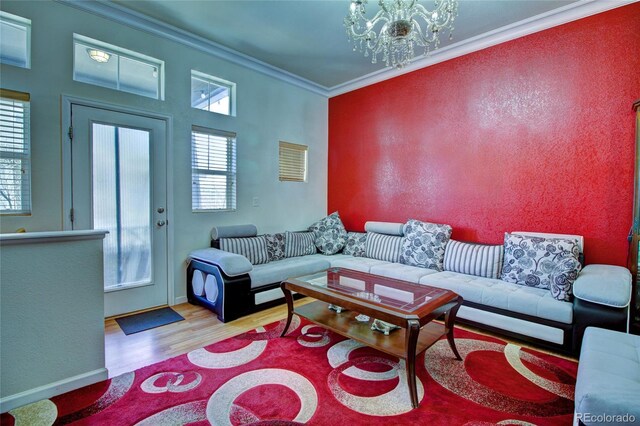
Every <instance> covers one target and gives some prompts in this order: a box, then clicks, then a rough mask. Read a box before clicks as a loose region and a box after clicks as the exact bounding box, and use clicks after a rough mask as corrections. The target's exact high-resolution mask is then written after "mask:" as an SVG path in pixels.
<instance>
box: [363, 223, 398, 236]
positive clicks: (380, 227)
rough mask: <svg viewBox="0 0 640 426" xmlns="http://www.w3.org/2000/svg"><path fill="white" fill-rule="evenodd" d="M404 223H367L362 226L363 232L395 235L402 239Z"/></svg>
mask: <svg viewBox="0 0 640 426" xmlns="http://www.w3.org/2000/svg"><path fill="white" fill-rule="evenodd" d="M403 226H404V223H395V222H367V223H365V224H364V230H365V231H367V232H375V233H377V234H385V235H397V236H400V237H402V236H403V235H404V232H403V231H402V228H403Z"/></svg>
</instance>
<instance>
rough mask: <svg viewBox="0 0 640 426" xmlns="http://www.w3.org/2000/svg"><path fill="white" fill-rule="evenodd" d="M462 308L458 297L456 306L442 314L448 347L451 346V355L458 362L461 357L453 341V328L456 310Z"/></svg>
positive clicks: (460, 299) (460, 298)
mask: <svg viewBox="0 0 640 426" xmlns="http://www.w3.org/2000/svg"><path fill="white" fill-rule="evenodd" d="M460 306H462V297H458V300H457V301H456V305H455V306H454V307H453V308H451V309H449V310H448V311H447V313H446V314H444V324H445V326H446V327H447V341H449V346H451V350H452V351H453V354H454V355H455V356H456V358H457V359H458V361H462V357H461V356H460V354H459V353H458V349H457V348H456V342H455V340H454V339H453V328H454V325H455V322H456V315H457V314H458V309H460Z"/></svg>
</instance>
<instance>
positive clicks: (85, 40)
mask: <svg viewBox="0 0 640 426" xmlns="http://www.w3.org/2000/svg"><path fill="white" fill-rule="evenodd" d="M76 43H80V44H82V45H85V46H87V47H88V48H91V49H98V50H102V51H104V52H106V53H109V54H111V55H116V56H117V57H118V60H119V58H121V57H123V58H127V59H131V60H134V61H140V62H143V63H145V64H147V65H150V66H153V67H156V69H157V72H158V97H157V98H156V97H152V96H146V97H149V98H151V99H158V100H160V101H164V80H165V76H164V61H162V60H160V59H157V58H153V57H151V56H147V55H143V54H142V53H138V52H134V51H133V50H128V49H125V48H123V47H119V46H115V45H113V44H109V43H105V42H103V41H100V40H96V39H93V38H89V37H86V36H83V35H81V34H76V33H74V34H73V52H74V54H73V80H74V81H78V82H81V83H86V84H92V85H94V86H101V87H106V88H108V89H112V90H118V91H121V92H125V93H132V94H134V95H138V96H145V95H141V94H139V93H135V92H130V91H128V90H124V89H121V88H120V76H119V75H118V79H117V82H116V84H117V88H116V89H114V88H113V87H111V86H109V85H102V84H99V83H96V82H95V81H86V80H82V79H80V78H77V77H76V63H75V61H76V58H75V46H76ZM119 66H120V65H119V64H118V68H119ZM118 72H119V70H118Z"/></svg>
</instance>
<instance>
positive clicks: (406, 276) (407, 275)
mask: <svg viewBox="0 0 640 426" xmlns="http://www.w3.org/2000/svg"><path fill="white" fill-rule="evenodd" d="M436 272H438V271H434V270H433V269H426V268H419V267H417V266H409V265H403V264H402V263H387V264H382V265H373V266H371V269H370V270H369V273H370V274H376V275H383V276H385V277H388V278H395V279H397V280H404V281H410V282H412V283H418V282H420V278H422V277H424V276H425V275H431V274H435V273H436Z"/></svg>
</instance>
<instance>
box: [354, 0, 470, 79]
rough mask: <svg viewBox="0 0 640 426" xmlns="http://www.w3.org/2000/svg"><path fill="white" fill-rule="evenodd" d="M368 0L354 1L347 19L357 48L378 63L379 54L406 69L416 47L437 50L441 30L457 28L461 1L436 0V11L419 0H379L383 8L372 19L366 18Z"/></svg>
mask: <svg viewBox="0 0 640 426" xmlns="http://www.w3.org/2000/svg"><path fill="white" fill-rule="evenodd" d="M366 4H367V0H351V6H350V8H349V14H348V15H347V17H346V18H344V26H345V27H346V29H347V35H348V36H349V39H350V40H352V41H353V43H354V47H353V50H362V51H364V56H369V55H371V63H374V64H375V63H376V62H377V60H378V55H380V54H382V60H383V61H384V62H385V64H386V65H387V66H393V67H395V68H402V67H404V66H405V65H407V64H408V63H409V62H410V61H411V59H412V58H413V56H414V46H418V47H419V48H424V54H425V55H426V54H427V53H429V51H430V50H431V49H437V48H438V46H439V44H440V33H441V32H442V31H443V30H446V29H448V30H449V38H451V33H452V31H453V21H454V19H455V17H456V16H457V15H458V0H435V2H434V6H433V10H427V9H426V8H425V7H424V6H422V5H420V4H418V0H379V1H378V4H379V5H380V8H381V9H380V10H379V11H378V13H376V14H375V16H374V17H373V18H371V19H367V18H366V17H365V13H366V11H365V6H366Z"/></svg>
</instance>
